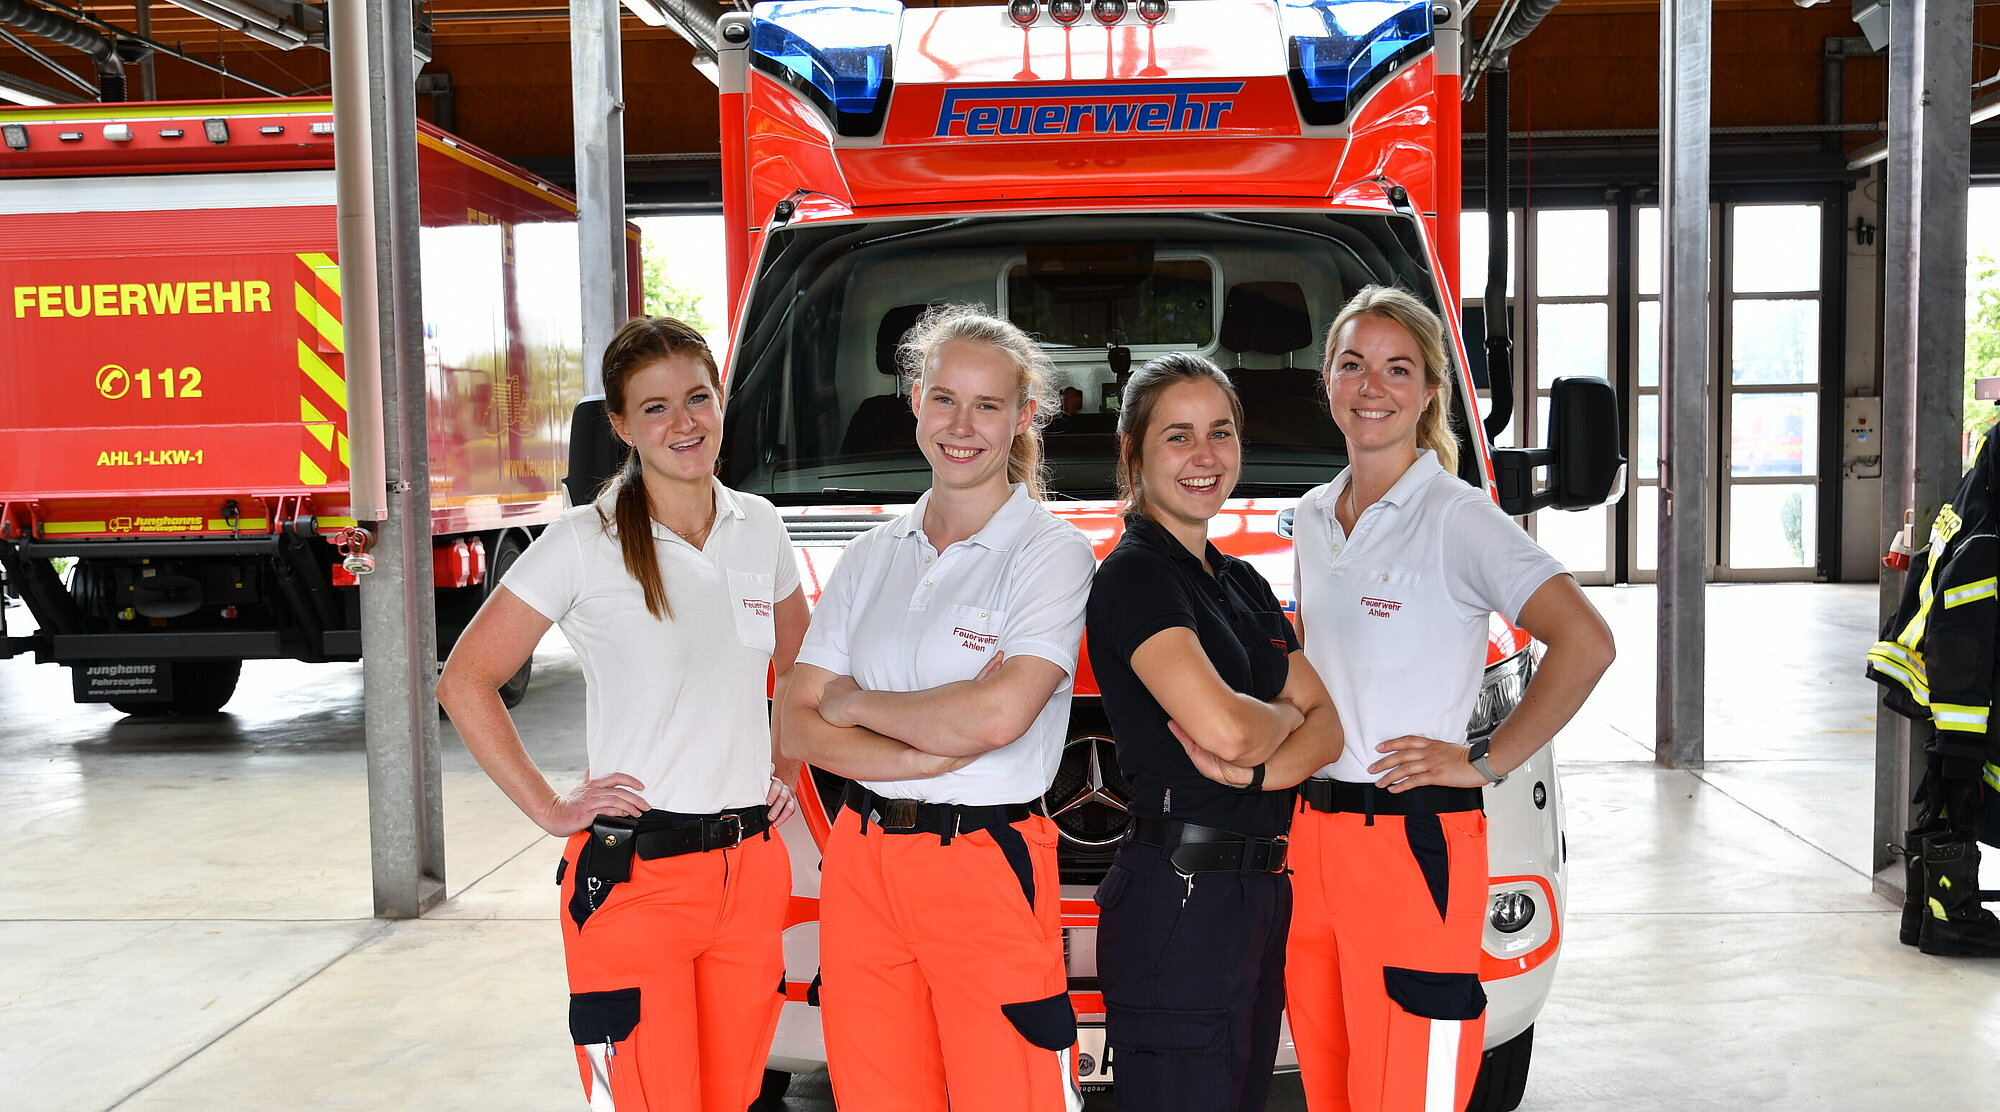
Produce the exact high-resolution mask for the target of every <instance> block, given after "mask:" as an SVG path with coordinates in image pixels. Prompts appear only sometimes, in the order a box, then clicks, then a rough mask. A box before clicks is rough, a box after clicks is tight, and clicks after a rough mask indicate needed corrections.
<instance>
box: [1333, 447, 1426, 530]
mask: <svg viewBox="0 0 2000 1112" xmlns="http://www.w3.org/2000/svg"><path fill="white" fill-rule="evenodd" d="M1442 474H1444V465H1443V464H1440V463H1439V462H1438V457H1437V452H1436V451H1435V450H1433V449H1430V448H1425V449H1423V450H1422V451H1419V452H1418V453H1417V458H1416V461H1415V462H1413V463H1411V464H1410V466H1409V468H1408V469H1407V470H1405V471H1404V472H1403V475H1402V477H1401V478H1399V479H1397V480H1396V483H1395V485H1394V486H1391V487H1390V488H1389V490H1388V492H1387V493H1385V494H1383V495H1382V497H1381V499H1380V501H1382V502H1387V503H1389V504H1390V505H1391V506H1401V505H1403V504H1404V503H1406V502H1408V501H1410V499H1412V498H1415V497H1416V496H1417V493H1418V492H1419V491H1421V490H1423V489H1424V485H1425V484H1426V483H1429V482H1430V481H1431V480H1432V479H1434V478H1436V477H1438V476H1439V475H1442ZM1353 483H1354V468H1353V467H1352V466H1349V467H1348V468H1347V469H1346V470H1344V471H1342V472H1341V473H1340V475H1339V477H1338V478H1336V479H1335V480H1334V481H1333V482H1330V483H1328V484H1326V486H1325V488H1323V489H1322V490H1321V491H1320V493H1319V504H1320V506H1321V507H1323V508H1324V509H1325V510H1326V512H1327V516H1329V517H1332V516H1335V515H1334V506H1335V505H1336V504H1337V500H1338V499H1339V498H1340V496H1341V495H1343V494H1345V493H1346V492H1347V488H1348V487H1349V486H1351V485H1353Z"/></svg>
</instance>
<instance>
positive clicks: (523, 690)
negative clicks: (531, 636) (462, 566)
mask: <svg viewBox="0 0 2000 1112" xmlns="http://www.w3.org/2000/svg"><path fill="white" fill-rule="evenodd" d="M526 551H527V546H526V545H524V544H522V543H521V538H520V534H518V533H505V534H502V536H501V538H500V543H499V545H498V546H496V551H495V552H494V553H493V571H492V574H490V575H488V576H487V577H486V591H487V593H488V594H491V593H492V592H493V588H495V587H497V586H499V585H500V581H501V580H502V579H504V578H505V577H506V575H507V569H508V568H511V567H513V566H514V561H516V560H518V559H520V558H521V553H523V552H526ZM534 671H535V654H533V653H529V654H528V659H527V660H525V661H523V662H522V664H521V670H520V671H518V672H516V673H514V675H513V676H512V677H511V678H509V679H508V680H507V682H506V683H503V684H501V685H500V701H501V702H502V703H505V704H506V705H507V707H508V709H510V710H511V709H513V708H514V707H516V706H519V705H520V703H521V700H522V699H525V698H527V697H528V680H529V678H530V677H531V676H532V675H533V673H534Z"/></svg>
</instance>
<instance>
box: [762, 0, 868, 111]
mask: <svg viewBox="0 0 2000 1112" xmlns="http://www.w3.org/2000/svg"><path fill="white" fill-rule="evenodd" d="M751 11H752V13H753V15H754V23H753V24H752V26H751V31H750V64H751V65H753V66H755V67H756V68H758V69H760V70H762V71H764V72H765V73H768V74H770V75H771V76H773V77H776V78H778V79H779V80H781V81H784V82H785V83H786V84H788V85H790V86H791V87H792V88H794V89H796V90H798V92H799V93H800V94H802V95H804V96H805V97H806V98H807V99H809V100H811V101H812V102H813V103H815V104H817V105H819V107H820V110H821V111H823V112H825V113H826V114H827V116H828V117H829V118H830V119H831V120H832V122H833V125H834V130H836V131H838V132H839V133H840V134H842V135H874V134H877V133H878V132H880V131H881V130H882V120H883V117H885V116H886V115H887V114H888V110H889V92H890V90H891V89H892V88H893V87H894V84H895V83H894V81H893V80H892V79H891V76H890V73H891V63H892V61H893V52H894V48H895V43H896V39H897V37H898V36H900V35H901V33H902V27H903V5H902V4H901V3H899V2H898V0H848V2H844V3H838V4H831V3H826V2H824V0H772V2H769V3H763V4H758V5H757V6H756V7H755V8H753V9H751Z"/></svg>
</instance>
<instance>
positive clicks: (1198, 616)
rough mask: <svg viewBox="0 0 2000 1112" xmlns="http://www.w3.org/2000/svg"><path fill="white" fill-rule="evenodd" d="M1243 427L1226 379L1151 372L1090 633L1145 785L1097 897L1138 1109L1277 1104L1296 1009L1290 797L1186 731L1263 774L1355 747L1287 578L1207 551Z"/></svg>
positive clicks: (1118, 723)
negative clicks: (1293, 613) (1275, 584)
mask: <svg viewBox="0 0 2000 1112" xmlns="http://www.w3.org/2000/svg"><path fill="white" fill-rule="evenodd" d="M1242 417H1243V414H1242V407H1241V404H1240V403H1239V402H1238V401H1237V397H1236V392H1235V389H1234V388H1233V387H1232V386H1231V385H1230V382H1229V379H1228V377H1227V376H1225V375H1224V374H1223V373H1222V372H1221V371H1220V370H1218V369H1217V368H1216V366H1215V365H1214V364H1213V363H1210V362H1209V361H1207V360H1206V359H1202V358H1200V357H1198V356H1194V355H1187V354H1175V355H1168V356H1164V357H1162V358H1159V359H1155V360H1153V361H1152V362H1151V363H1148V364H1146V365H1145V366H1144V367H1141V368H1140V369H1139V370H1138V372H1137V373H1135V374H1134V375H1133V376H1132V378H1131V381H1130V382H1129V383H1127V385H1126V387H1125V392H1124V397H1123V399H1122V401H1121V403H1120V406H1119V410H1118V442H1119V461H1118V481H1119V487H1120V490H1121V492H1122V493H1123V494H1124V496H1125V500H1126V505H1127V512H1126V516H1125V535H1124V537H1122V538H1121V539H1120V540H1119V542H1118V547H1117V548H1115V549H1113V550H1112V553H1111V555H1110V556H1108V557H1106V558H1105V561H1104V566H1103V568H1101V569H1100V570H1099V571H1098V573H1097V578H1096V581H1095V583H1094V584H1093V585H1092V587H1091V592H1090V609H1089V627H1088V628H1089V635H1090V636H1089V645H1090V663H1091V670H1092V671H1093V672H1094V673H1095V674H1096V676H1097V682H1098V689H1099V690H1100V691H1101V692H1102V694H1103V697H1104V712H1105V715H1106V717H1108V718H1109V719H1110V721H1111V730H1112V735H1113V736H1114V737H1116V738H1117V744H1118V764H1119V767H1120V768H1121V769H1122V770H1123V771H1124V773H1125V776H1126V778H1127V779H1128V780H1129V781H1130V782H1131V784H1132V790H1133V797H1132V802H1131V813H1132V825H1131V826H1130V828H1129V829H1128V831H1127V834H1126V838H1125V842H1124V844H1123V845H1122V846H1121V847H1120V848H1119V850H1118V856H1117V859H1116V860H1115V861H1114V862H1113V864H1112V866H1111V869H1110V870H1109V871H1108V872H1107V873H1106V874H1105V876H1104V880H1103V882H1102V883H1101V884H1100V885H1099V886H1098V889H1097V902H1098V905H1099V906H1100V907H1101V908H1102V915H1101V917H1100V919H1099V924H1098V936H1097V972H1098V980H1099V983H1100V984H1101V985H1102V986H1103V989H1104V1003H1105V1010H1106V1037H1107V1040H1108V1041H1109V1043H1110V1047H1111V1058H1112V1061H1113V1063H1114V1067H1113V1068H1114V1070H1115V1076H1116V1077H1117V1085H1118V1100H1119V1103H1120V1104H1121V1105H1124V1106H1127V1107H1131V1108H1142V1109H1156V1108H1158V1109H1165V1108H1172V1109H1178V1110H1185V1112H1238V1110H1242V1112H1250V1110H1254V1109H1261V1108H1263V1107H1264V1100H1265V1096H1266V1094H1267V1093H1268V1092H1269V1090H1270V1084H1271V1067H1272V1064H1273V1061H1274V1060H1275V1058H1276V1056H1277V1050H1278V1025H1279V1019H1280V1016H1281V1013H1282V1011H1283V1009H1284V1006H1285V992H1284V967H1285V931H1286V926H1287V924H1288V922H1289V919H1290V916H1291V907H1292V896H1291V885H1290V883H1289V881H1288V880H1287V878H1286V876H1285V853H1286V844H1285V832H1286V829H1287V827H1288V826H1289V824H1290V822H1291V813H1290V811H1291V804H1292V799H1293V796H1292V793H1291V792H1289V791H1268V792H1267V791H1261V790H1258V789H1259V788H1261V787H1262V784H1260V783H1254V782H1253V783H1251V784H1248V785H1246V788H1247V790H1245V791H1240V792H1239V791H1231V790H1229V789H1227V788H1224V787H1220V786H1218V785H1217V784H1215V783H1212V782H1211V781H1209V780H1207V779H1204V778H1203V777H1202V775H1201V773H1200V772H1199V771H1198V770H1197V768H1196V767H1195V766H1194V765H1193V764H1192V763H1190V760H1189V757H1188V755H1187V753H1186V752H1184V751H1183V748H1182V744H1183V743H1182V742H1181V741H1179V740H1177V738H1182V737H1184V738H1187V739H1190V740H1189V741H1188V742H1187V744H1189V745H1197V746H1201V747H1205V749H1206V751H1210V752H1214V753H1219V754H1222V755H1224V756H1226V757H1228V758H1229V759H1230V760H1231V761H1234V762H1237V763H1239V764H1241V765H1243V766H1245V767H1246V768H1252V769H1255V770H1257V771H1261V770H1262V769H1263V763H1264V762H1265V761H1269V760H1276V759H1278V757H1279V756H1281V755H1284V754H1288V753H1296V754H1301V755H1300V756H1297V757H1295V758H1294V759H1296V760H1300V761H1305V760H1310V761H1311V762H1312V763H1313V764H1315V765H1317V764H1319V763H1323V762H1325V761H1329V760H1332V759H1333V757H1334V756H1335V755H1337V754H1338V753H1339V752H1340V732H1339V725H1338V723H1337V722H1336V721H1335V720H1334V716H1333V707H1332V705H1331V703H1330V702H1329V701H1328V699H1327V695H1326V690H1325V688H1324V687H1323V686H1321V684H1320V681H1319V677H1318V676H1317V675H1316V674H1314V671H1313V667H1312V665H1311V664H1309V663H1307V661H1306V659H1305V655H1304V654H1303V653H1302V652H1300V651H1299V648H1298V641H1297V639H1296V637H1295V636H1294V634H1293V632H1292V624H1291V621H1290V619H1288V618H1287V617H1286V616H1285V613H1284V609H1283V607H1282V606H1280V604H1279V603H1278V600H1277V598H1276V597H1274V596H1273V595H1272V593H1271V587H1270V584H1269V583H1267V582H1265V580H1264V577H1263V576H1261V575H1259V574H1257V572H1256V570H1255V569H1253V568H1252V567H1251V566H1250V565H1249V564H1248V563H1247V562H1245V561H1243V560H1239V559H1236V558H1234V557H1231V556H1227V555H1224V554H1223V553H1222V552H1221V551H1219V550H1218V549H1217V548H1216V547H1215V545H1213V544H1212V543H1210V542H1209V540H1208V531H1209V521H1210V519H1211V518H1213V517H1214V516H1215V515H1216V514H1217V513H1218V512H1220V511H1221V509H1222V506H1223V503H1224V501H1225V500H1227V499H1228V497H1229V494H1230V491H1231V489H1232V488H1234V487H1235V485H1236V480H1237V478H1238V477H1239V476H1240V475H1241V474H1242V468H1243V463H1242V459H1243V457H1242V449H1241V447H1240V443H1239V439H1238V437H1239V434H1240V430H1241V427H1242ZM1294 782H1296V781H1294Z"/></svg>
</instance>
